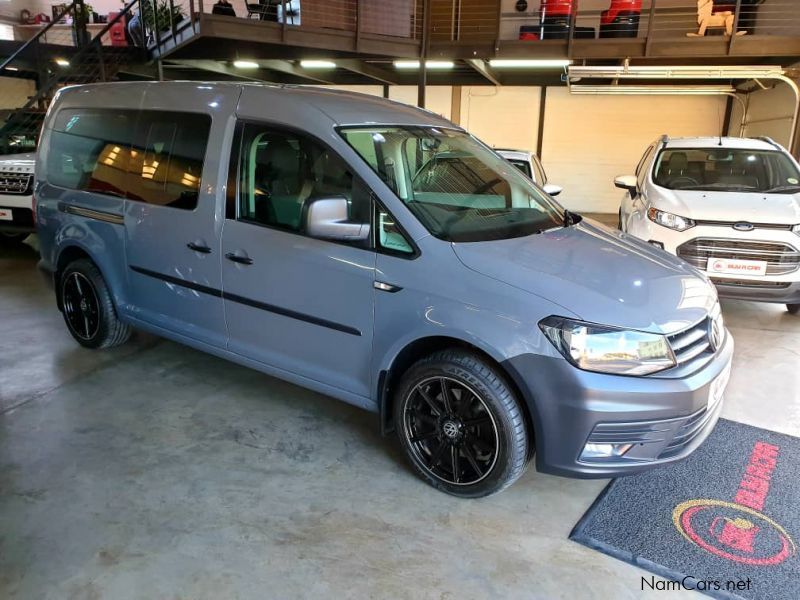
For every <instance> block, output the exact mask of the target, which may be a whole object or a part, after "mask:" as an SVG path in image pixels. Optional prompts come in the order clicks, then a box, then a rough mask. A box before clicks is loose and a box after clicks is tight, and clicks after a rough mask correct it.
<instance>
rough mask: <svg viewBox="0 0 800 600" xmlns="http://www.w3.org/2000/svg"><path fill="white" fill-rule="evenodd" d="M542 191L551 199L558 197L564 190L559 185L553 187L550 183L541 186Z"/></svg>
mask: <svg viewBox="0 0 800 600" xmlns="http://www.w3.org/2000/svg"><path fill="white" fill-rule="evenodd" d="M542 189H543V190H544V191H545V192H547V193H548V194H550V195H551V196H553V197H555V196H558V195H559V194H560V193H561V192H563V191H564V188H562V187H561V186H560V185H554V184H552V183H545V184H544V185H543V186H542Z"/></svg>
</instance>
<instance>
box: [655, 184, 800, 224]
mask: <svg viewBox="0 0 800 600" xmlns="http://www.w3.org/2000/svg"><path fill="white" fill-rule="evenodd" d="M651 204H652V205H653V206H655V207H656V208H658V209H660V210H665V211H667V212H671V213H673V214H676V215H680V216H682V217H687V218H689V219H694V220H696V221H727V222H731V223H735V222H739V221H747V222H748V223H769V224H772V225H797V224H798V223H800V194H760V193H755V194H754V193H747V192H718V191H694V190H668V189H666V188H659V190H658V196H657V197H656V198H655V199H653V198H652V197H651Z"/></svg>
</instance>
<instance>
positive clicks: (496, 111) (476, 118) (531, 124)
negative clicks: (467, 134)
mask: <svg viewBox="0 0 800 600" xmlns="http://www.w3.org/2000/svg"><path fill="white" fill-rule="evenodd" d="M540 94H541V89H540V88H538V87H515V86H501V87H491V86H465V87H463V88H462V89H461V126H462V127H464V128H466V129H468V130H469V131H471V132H472V133H474V134H475V135H476V136H477V137H479V138H480V139H482V140H483V141H484V142H486V143H487V144H490V145H492V146H495V147H497V148H519V149H520V150H531V151H535V150H536V137H537V132H538V128H539V97H540Z"/></svg>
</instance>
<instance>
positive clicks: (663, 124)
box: [542, 88, 725, 213]
mask: <svg viewBox="0 0 800 600" xmlns="http://www.w3.org/2000/svg"><path fill="white" fill-rule="evenodd" d="M724 116H725V98H724V97H715V96H575V95H571V94H570V93H569V91H568V90H567V88H549V89H548V90H547V104H546V112H545V120H544V143H543V147H542V162H543V163H544V166H545V170H546V171H547V175H548V177H549V179H550V181H551V182H552V183H556V184H558V185H563V186H564V192H563V194H562V195H561V196H559V201H561V202H562V203H563V204H564V205H565V206H567V207H568V208H571V209H573V210H576V211H587V212H606V213H609V212H610V213H614V212H617V209H618V208H619V199H620V194H621V193H620V191H619V190H618V189H616V188H615V187H614V185H613V179H614V177H615V176H616V175H620V174H629V173H632V172H633V171H634V169H635V167H636V164H637V162H638V161H639V159H640V158H641V156H642V153H643V152H644V150H645V148H646V147H647V146H648V144H650V142H652V141H653V140H655V139H656V138H657V137H658V136H660V135H662V134H664V133H666V134H668V135H670V136H671V137H681V136H702V135H719V134H720V133H721V131H722V121H723V119H724Z"/></svg>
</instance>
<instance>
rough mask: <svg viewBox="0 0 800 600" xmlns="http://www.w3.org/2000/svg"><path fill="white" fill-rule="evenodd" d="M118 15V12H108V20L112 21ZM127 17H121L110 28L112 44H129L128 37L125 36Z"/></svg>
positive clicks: (109, 35) (109, 34) (109, 33)
mask: <svg viewBox="0 0 800 600" xmlns="http://www.w3.org/2000/svg"><path fill="white" fill-rule="evenodd" d="M116 16H117V13H115V12H113V13H108V20H109V21H111V20H113V19H114V18H115V17H116ZM126 22H127V19H120V20H119V21H117V22H116V23H114V24H113V25H112V26H111V27H110V28H109V29H108V37H109V39H110V40H111V45H112V46H127V45H128V39H127V38H126V37H125V26H126Z"/></svg>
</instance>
